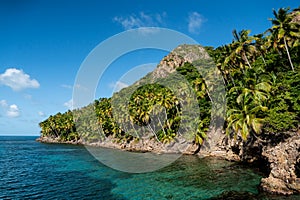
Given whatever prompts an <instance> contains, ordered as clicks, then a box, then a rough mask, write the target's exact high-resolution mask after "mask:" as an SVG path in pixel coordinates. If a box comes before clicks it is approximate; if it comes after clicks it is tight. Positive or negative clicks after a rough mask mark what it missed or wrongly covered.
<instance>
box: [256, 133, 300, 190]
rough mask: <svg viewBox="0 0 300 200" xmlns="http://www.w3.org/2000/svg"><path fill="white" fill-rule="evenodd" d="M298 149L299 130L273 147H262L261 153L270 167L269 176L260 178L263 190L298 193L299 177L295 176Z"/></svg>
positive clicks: (299, 154)
mask: <svg viewBox="0 0 300 200" xmlns="http://www.w3.org/2000/svg"><path fill="white" fill-rule="evenodd" d="M299 150H300V131H298V133H297V134H295V135H294V136H292V137H290V138H288V139H287V140H286V141H283V142H281V143H279V144H278V145H276V146H275V147H272V146H269V147H265V148H264V149H263V152H262V155H263V156H265V157H266V158H267V159H268V161H269V163H270V168H271V172H270V174H269V177H267V178H263V179H262V180H261V187H262V189H263V190H264V191H268V192H271V193H275V194H284V195H289V194H294V193H300V177H297V173H296V167H297V165H299V158H300V152H299ZM298 167H299V166H298ZM298 176H299V175H298Z"/></svg>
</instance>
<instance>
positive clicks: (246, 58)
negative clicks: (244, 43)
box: [243, 52, 252, 69]
mask: <svg viewBox="0 0 300 200" xmlns="http://www.w3.org/2000/svg"><path fill="white" fill-rule="evenodd" d="M243 54H244V57H245V60H246V62H247V65H248V66H249V67H250V69H251V68H252V67H251V65H250V62H249V60H248V57H247V55H246V53H245V52H244V53H243Z"/></svg>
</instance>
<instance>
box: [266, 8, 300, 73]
mask: <svg viewBox="0 0 300 200" xmlns="http://www.w3.org/2000/svg"><path fill="white" fill-rule="evenodd" d="M288 11H289V8H280V9H279V10H278V12H276V11H275V10H273V14H274V17H275V18H271V19H270V20H271V22H272V24H273V26H272V27H271V28H270V29H268V30H267V31H268V32H270V33H271V36H270V39H271V43H272V44H273V46H274V47H277V48H281V46H283V47H284V49H285V51H286V53H287V56H288V60H289V63H290V66H291V68H292V70H293V71H295V70H294V65H293V62H292V59H291V56H290V51H289V45H288V43H290V44H292V43H293V42H295V41H296V39H295V38H298V39H299V29H300V25H299V24H298V23H295V22H293V21H292V20H293V18H292V15H290V14H289V13H288ZM282 43H283V45H280V44H282ZM291 46H292V45H291Z"/></svg>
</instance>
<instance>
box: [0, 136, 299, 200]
mask: <svg viewBox="0 0 300 200" xmlns="http://www.w3.org/2000/svg"><path fill="white" fill-rule="evenodd" d="M112 151H113V150H112ZM112 155H113V153H112ZM0 174H1V176H0V199H34V198H36V199H136V200H137V199H139V200H140V199H300V196H291V197H288V198H287V197H280V196H279V197H278V196H277V197H276V196H267V195H266V194H262V193H259V190H258V185H259V181H260V178H261V175H260V174H259V173H258V172H256V171H254V170H252V169H250V168H247V167H245V166H242V165H238V164H235V163H232V162H227V161H224V160H220V159H211V158H210V159H208V158H206V159H200V158H198V157H196V156H182V157H181V158H179V159H178V160H177V161H176V162H174V163H173V164H172V165H170V166H168V167H165V168H163V169H160V170H158V171H155V172H151V173H143V174H129V173H124V172H119V171H116V170H113V169H110V168H108V167H106V166H105V165H103V164H101V163H100V162H98V161H97V160H96V159H95V158H94V157H93V156H91V155H90V154H89V152H88V151H87V150H86V149H85V148H84V147H83V146H75V145H63V144H41V143H38V142H35V137H0Z"/></svg>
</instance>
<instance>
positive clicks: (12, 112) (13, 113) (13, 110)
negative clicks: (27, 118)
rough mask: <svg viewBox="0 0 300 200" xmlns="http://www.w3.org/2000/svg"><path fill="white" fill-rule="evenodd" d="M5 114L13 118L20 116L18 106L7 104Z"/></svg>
mask: <svg viewBox="0 0 300 200" xmlns="http://www.w3.org/2000/svg"><path fill="white" fill-rule="evenodd" d="M6 115H7V116H8V117H10V118H15V117H19V116H20V111H19V108H18V106H17V105H16V104H12V105H10V106H9V108H8V110H7V112H6Z"/></svg>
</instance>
